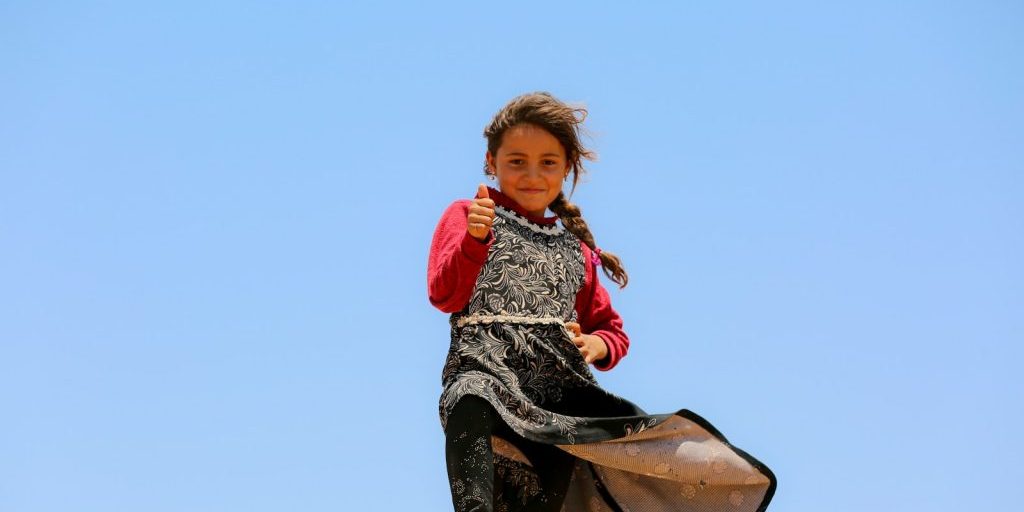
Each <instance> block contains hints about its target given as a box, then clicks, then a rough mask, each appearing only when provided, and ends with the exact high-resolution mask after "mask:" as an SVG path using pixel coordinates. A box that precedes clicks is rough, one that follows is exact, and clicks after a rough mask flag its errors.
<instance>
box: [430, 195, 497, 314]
mask: <svg viewBox="0 0 1024 512" xmlns="http://www.w3.org/2000/svg"><path fill="white" fill-rule="evenodd" d="M471 204H472V201H470V200H468V199H459V200H457V201H455V202H453V203H452V204H451V205H449V206H448V209H447V210H445V212H444V214H443V215H442V216H441V220H440V221H439V222H438V223H437V228H436V229H435V230H434V238H433V240H432V241H431V242H430V259H429V261H428V262H427V295H428V296H429V298H430V303H431V304H433V305H434V307H436V308H437V309H440V310H441V311H443V312H445V313H454V312H456V311H460V310H462V308H464V307H466V304H467V303H468V302H469V297H470V296H471V295H472V294H473V287H474V286H476V278H477V276H479V275H480V269H481V267H483V265H484V262H485V261H487V252H488V251H490V249H491V243H493V242H494V233H493V232H488V233H487V238H485V239H484V241H483V242H481V241H479V240H477V239H476V238H473V235H470V234H469V231H467V230H466V227H467V221H466V217H467V216H468V215H469V206H470V205H471Z"/></svg>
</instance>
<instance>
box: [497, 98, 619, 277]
mask: <svg viewBox="0 0 1024 512" xmlns="http://www.w3.org/2000/svg"><path fill="white" fill-rule="evenodd" d="M586 117H587V110H586V108H584V107H582V106H569V105H566V104H565V103H563V102H562V101H561V100H559V99H558V98H555V97H554V96H552V95H551V94H550V93H547V92H544V91H538V92H533V93H527V94H523V95H520V96H516V97H515V98H512V100H511V101H509V102H508V104H506V105H505V106H504V107H502V109H501V110H499V111H498V113H497V114H495V115H494V119H492V120H491V122H490V124H488V125H487V127H486V128H484V137H485V138H486V139H487V151H488V153H490V154H492V155H496V154H498V148H499V147H501V142H502V137H503V136H504V135H505V131H507V130H508V129H509V128H511V127H513V126H515V125H517V124H524V123H528V124H533V125H537V126H539V127H541V128H543V129H545V130H547V131H548V132H549V133H550V134H551V135H553V136H554V137H555V138H556V139H558V141H559V142H560V143H561V144H562V148H563V149H565V154H566V157H567V159H568V161H569V165H570V168H571V170H572V191H571V192H570V196H571V195H572V192H575V190H576V184H577V183H578V182H579V178H580V174H582V173H583V172H585V170H584V169H583V159H584V158H585V159H587V160H591V161H593V160H596V159H597V155H596V154H594V152H593V151H590V150H588V149H587V148H586V147H584V146H583V144H582V142H580V132H581V131H582V129H583V127H582V126H581V125H582V123H583V120H584V119H586ZM487 172H488V167H487V165H486V164H484V173H485V174H486V173H487ZM548 208H550V209H551V211H552V212H554V213H555V215H558V217H559V219H561V221H562V225H564V226H565V228H566V229H568V230H569V231H570V232H571V233H572V234H574V235H576V237H577V238H579V239H580V240H581V241H582V242H583V243H585V244H587V247H589V248H590V250H591V251H595V252H596V253H597V254H598V256H599V257H600V261H601V266H602V267H603V268H604V273H605V275H606V276H608V278H609V279H611V280H612V281H614V282H615V283H616V284H618V285H619V288H620V289H621V288H625V287H626V284H627V283H628V282H629V276H628V274H626V269H625V268H623V267H622V260H620V259H619V257H618V256H616V255H615V254H613V253H610V252H607V251H604V250H600V249H597V244H596V243H595V242H594V235H593V234H592V233H591V232H590V228H589V227H588V226H587V221H585V220H583V214H582V213H581V212H580V208H579V207H578V206H577V205H575V204H573V203H571V202H569V199H568V198H566V197H565V193H563V192H559V193H558V196H557V197H555V200H554V201H552V202H551V204H550V205H548Z"/></svg>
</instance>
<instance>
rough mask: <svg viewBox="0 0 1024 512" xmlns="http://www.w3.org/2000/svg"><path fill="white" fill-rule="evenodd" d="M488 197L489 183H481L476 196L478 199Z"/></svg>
mask: <svg viewBox="0 0 1024 512" xmlns="http://www.w3.org/2000/svg"><path fill="white" fill-rule="evenodd" d="M487 197H488V194H487V185H484V184H483V183H481V184H480V186H479V187H477V188H476V198H477V199H486V198H487Z"/></svg>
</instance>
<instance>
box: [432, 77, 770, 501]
mask: <svg viewBox="0 0 1024 512" xmlns="http://www.w3.org/2000/svg"><path fill="white" fill-rule="evenodd" d="M585 117H586V110H584V109H582V108H572V107H569V106H567V105H565V104H564V103H562V102H561V101H559V100H558V99H556V98H554V97H553V96H551V95H550V94H548V93H544V92H539V93H533V94H525V95H522V96H519V97H517V98H514V99H513V100H512V101H511V102H509V103H508V104H507V105H506V106H505V107H504V108H502V109H501V110H500V111H499V112H498V113H497V115H495V116H494V119H493V120H492V121H491V123H490V125H488V126H487V128H486V129H485V130H484V136H485V137H486V138H487V153H486V165H485V167H484V172H485V174H486V175H487V177H488V178H489V179H491V180H495V181H497V186H498V188H494V187H487V186H484V185H483V184H481V185H480V186H479V188H478V189H477V192H476V197H475V198H474V199H472V200H468V199H461V200H457V201H455V202H453V203H452V204H451V205H450V206H449V207H448V209H447V210H446V211H445V212H444V214H443V216H442V218H441V220H440V222H439V223H438V225H437V229H436V230H435V232H434V237H433V240H432V243H431V247H430V261H429V268H428V279H427V283H428V291H429V296H430V302H431V303H432V304H433V305H434V306H436V307H437V308H438V309H440V310H441V311H443V312H446V313H451V318H450V322H449V323H450V325H451V347H450V349H449V352H448V357H447V360H446V362H445V364H444V369H443V371H442V385H443V392H442V394H441V398H440V404H439V409H440V411H439V412H440V418H441V425H442V427H443V428H444V432H445V437H446V446H445V451H446V456H447V465H448V478H449V483H450V486H451V493H452V501H453V504H454V506H455V510H456V511H460V512H461V511H470V510H472V511H492V510H497V511H506V510H534V511H559V510H564V511H584V510H586V511H629V510H633V511H640V510H693V511H698V510H699V511H717V510H722V511H750V512H753V511H762V510H765V509H766V508H767V506H768V503H769V501H770V500H771V497H772V495H773V494H774V492H775V476H774V475H773V474H772V472H771V471H770V470H769V469H768V468H767V467H765V466H764V465H763V464H761V463H760V462H759V461H757V460H756V459H754V458H753V457H751V456H750V455H748V454H746V453H745V452H743V451H742V450H740V449H738V448H736V447H733V446H732V445H730V444H729V443H728V442H727V441H726V439H725V437H723V436H722V434H721V433H719V432H718V430H716V429H715V427H713V426H712V425H711V424H710V423H708V422H707V421H706V420H704V419H703V418H701V417H700V416H698V415H696V414H694V413H692V412H690V411H688V410H686V409H683V410H680V411H678V412H676V413H673V414H647V413H646V412H644V411H643V410H641V409H640V408H639V407H637V406H636V405H635V404H633V403H631V402H629V401H627V400H625V399H623V398H621V397H618V396H616V395H613V394H611V393H609V392H607V391H605V390H604V389H602V388H601V387H600V386H598V383H597V381H596V380H595V379H594V376H593V374H592V373H591V370H590V367H589V366H588V365H591V364H592V365H594V367H595V368H597V369H598V370H603V371H607V370H610V369H612V368H613V367H614V366H615V365H616V364H617V363H618V362H619V361H620V360H621V359H622V357H623V356H625V355H626V351H627V349H628V348H629V338H628V337H627V336H626V333H625V332H623V330H622V319H621V318H620V317H619V315H618V313H617V312H616V311H615V309H614V308H612V306H611V303H610V301H609V296H608V292H607V291H606V290H605V289H604V287H602V286H601V283H600V281H599V280H598V273H597V267H598V266H601V267H603V269H604V273H605V275H606V276H607V277H608V278H609V279H611V280H612V281H614V282H615V283H617V284H618V285H619V287H620V288H622V287H625V286H626V283H627V281H628V278H627V275H626V271H625V270H624V269H623V267H622V262H621V261H620V260H619V258H617V257H616V256H615V255H613V254H612V253H609V252H607V251H602V250H601V249H600V248H598V247H597V245H596V244H595V242H594V236H593V235H592V234H591V233H590V230H589V229H588V227H587V223H586V222H585V221H584V220H583V217H582V216H581V214H580V210H579V208H577V207H576V206H575V205H573V204H572V203H570V202H569V201H568V200H567V199H566V197H565V195H564V194H563V192H562V186H563V183H564V182H567V181H568V180H569V174H570V173H571V174H572V185H573V189H575V186H576V183H577V182H578V180H579V176H580V173H581V172H583V167H582V159H584V158H586V159H591V160H592V159H593V157H594V155H593V154H592V153H591V152H590V151H588V150H587V149H586V148H585V147H583V145H582V144H581V142H580V138H579V124H580V123H581V122H582V121H583V118H585ZM547 210H551V212H553V213H554V214H555V216H546V215H545V213H546V211H547ZM559 220H561V225H559V224H558V222H557V221H559Z"/></svg>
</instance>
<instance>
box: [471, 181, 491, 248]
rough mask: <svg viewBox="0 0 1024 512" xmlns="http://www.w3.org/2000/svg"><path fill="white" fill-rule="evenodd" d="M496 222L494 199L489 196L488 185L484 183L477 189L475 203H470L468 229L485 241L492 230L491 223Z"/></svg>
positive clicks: (478, 238) (477, 237) (474, 235)
mask: <svg viewBox="0 0 1024 512" xmlns="http://www.w3.org/2000/svg"><path fill="white" fill-rule="evenodd" d="M493 223H494V200H493V199H491V198H490V197H488V194H487V186H486V185H484V184H483V183H481V184H480V186H479V187H477V189H476V197H475V198H474V199H473V204H471V205H469V215H467V216H466V224H467V225H466V231H469V234H470V235H472V236H473V238H476V239H477V240H479V241H481V242H483V241H484V240H486V239H487V235H488V233H490V232H491V224H493Z"/></svg>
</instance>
